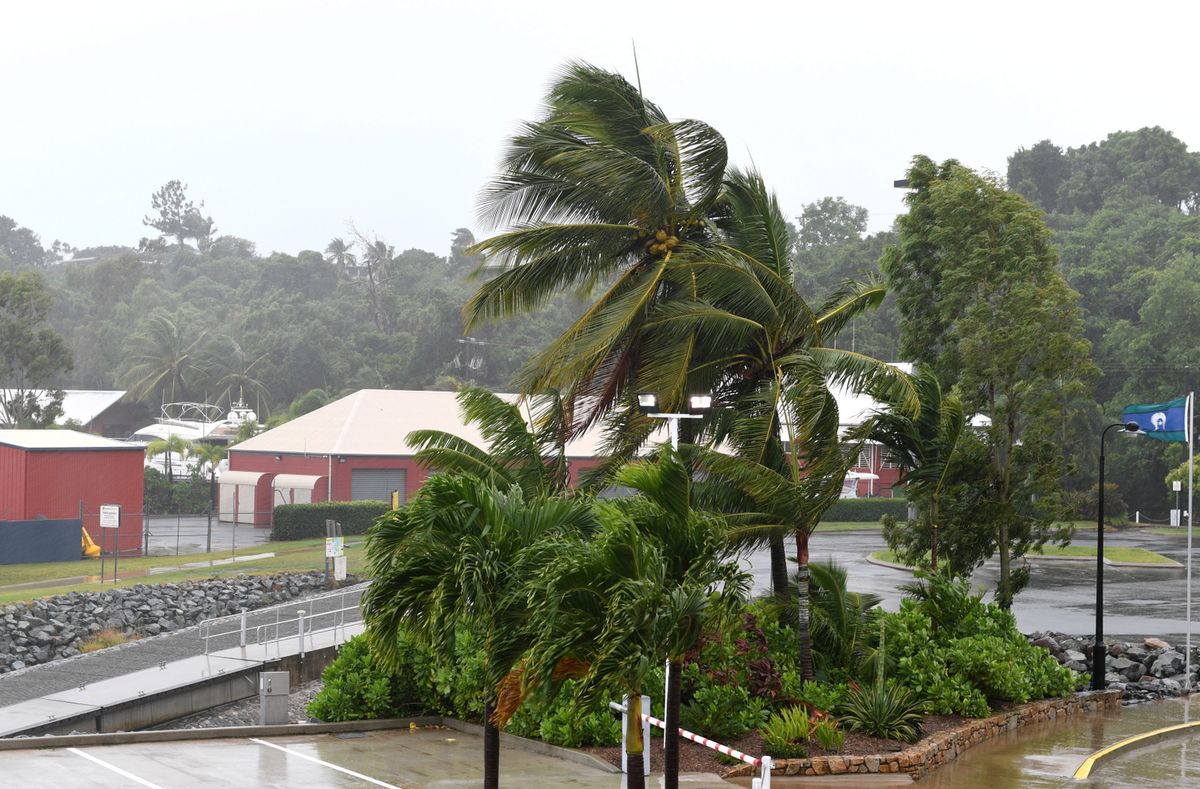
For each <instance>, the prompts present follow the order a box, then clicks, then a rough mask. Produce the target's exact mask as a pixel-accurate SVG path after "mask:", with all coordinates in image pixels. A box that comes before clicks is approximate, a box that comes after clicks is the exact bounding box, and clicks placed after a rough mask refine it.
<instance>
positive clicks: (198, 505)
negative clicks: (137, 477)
mask: <svg viewBox="0 0 1200 789" xmlns="http://www.w3.org/2000/svg"><path fill="white" fill-rule="evenodd" d="M142 479H143V487H142V511H143V512H145V513H146V514H147V515H178V514H181V513H182V514H185V515H194V514H197V513H202V512H208V508H209V507H210V506H211V504H212V483H211V481H210V480H209V478H208V477H207V476H199V475H195V476H193V475H191V474H183V475H180V474H176V475H175V481H174V482H170V481H168V480H167V475H166V474H164V473H162V472H161V471H159V470H158V469H155V468H149V467H147V468H146V469H145V471H143V472H142Z"/></svg>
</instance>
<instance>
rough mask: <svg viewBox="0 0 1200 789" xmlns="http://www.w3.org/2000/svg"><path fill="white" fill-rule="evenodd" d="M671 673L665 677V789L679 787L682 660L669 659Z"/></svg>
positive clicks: (677, 788)
mask: <svg viewBox="0 0 1200 789" xmlns="http://www.w3.org/2000/svg"><path fill="white" fill-rule="evenodd" d="M670 670H671V674H670V676H669V677H667V713H666V715H667V721H666V722H667V730H666V731H665V732H663V737H665V738H666V740H665V742H666V749H665V751H666V752H665V754H664V766H663V783H664V786H665V789H679V695H680V693H681V688H682V684H681V682H680V679H681V677H682V675H683V661H682V660H672V661H671V669H670Z"/></svg>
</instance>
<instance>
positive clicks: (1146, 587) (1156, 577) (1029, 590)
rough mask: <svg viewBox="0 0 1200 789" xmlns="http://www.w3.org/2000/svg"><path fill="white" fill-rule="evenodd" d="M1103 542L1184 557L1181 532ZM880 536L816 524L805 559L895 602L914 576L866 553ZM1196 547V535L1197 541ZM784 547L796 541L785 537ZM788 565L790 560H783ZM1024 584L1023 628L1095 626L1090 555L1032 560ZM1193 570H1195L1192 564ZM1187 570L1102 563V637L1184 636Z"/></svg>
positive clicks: (1084, 535) (760, 565)
mask: <svg viewBox="0 0 1200 789" xmlns="http://www.w3.org/2000/svg"><path fill="white" fill-rule="evenodd" d="M1095 539H1096V537H1095V532H1094V531H1084V532H1079V533H1078V534H1077V536H1076V539H1075V540H1074V543H1073V544H1075V545H1092V544H1094V542H1095ZM1104 541H1105V545H1106V546H1107V547H1117V546H1128V547H1137V548H1146V549H1148V550H1151V551H1155V552H1156V553H1160V554H1162V555H1163V556H1166V557H1167V558H1169V559H1174V560H1175V561H1177V562H1179V563H1180V564H1183V563H1184V562H1185V561H1186V558H1187V557H1186V553H1187V540H1186V538H1184V537H1174V536H1157V535H1152V534H1145V533H1129V532H1117V533H1107V532H1106V533H1105V535H1104ZM886 547H887V546H886V545H885V544H884V541H883V536H882V534H881V533H880V532H878V531H870V532H867V531H863V532H817V533H816V534H815V535H813V537H812V542H811V544H810V547H809V552H810V560H811V561H814V562H816V561H826V560H828V559H832V560H833V561H835V562H837V563H838V564H840V565H842V566H844V567H846V569H847V574H848V582H849V583H848V585H849V587H850V589H851V590H852V591H856V592H871V593H874V594H877V595H879V596H880V597H881V598H883V606H884V608H886V609H889V610H895V609H896V608H897V607H898V606H899V604H900V598H901V597H902V596H903V595H902V593H901V592H900V590H899V589H898V587H899V586H900V585H901V584H905V583H910V582H911V581H912V575H911V573H908V572H906V571H903V570H893V569H891V568H887V567H880V566H878V565H874V564H870V563H868V562H867V561H866V557H867V556H868V555H870V554H871V553H873V552H874V551H878V550H882V549H883V548H886ZM1195 548H1196V551H1195V553H1200V539H1197V541H1196V543H1195ZM788 551H789V555H794V549H793V548H792V547H791V545H790V541H789V548H788ZM789 565H790V567H792V568H794V567H795V564H794V563H791V562H789ZM750 566H751V572H752V573H753V576H754V590H755V592H756V593H762V592H765V591H766V590H767V589H769V588H770V571H769V567H770V563H769V560H768V554H767V552H766V551H765V550H764V551H759V552H757V553H755V554H753V555H752V556H751V557H750ZM1030 567H1031V577H1030V583H1029V586H1028V587H1026V589H1025V590H1024V591H1022V592H1021V593H1020V594H1019V595H1017V598H1016V601H1015V603H1014V605H1013V612H1014V613H1015V614H1016V617H1017V626H1018V627H1019V628H1020V629H1021V630H1022V632H1025V633H1031V632H1033V631H1035V630H1054V631H1057V632H1061V633H1070V634H1076V635H1085V634H1087V633H1091V632H1093V631H1094V629H1095V613H1096V566H1095V563H1094V562H1093V561H1083V562H1073V561H1048V560H1041V561H1038V560H1034V561H1031V562H1030ZM1193 574H1195V570H1193ZM998 576H999V565H998V564H997V563H996V562H994V561H993V562H988V563H987V564H985V565H984V566H983V567H981V568H980V569H979V570H977V571H976V572H975V575H974V576H973V577H972V579H971V582H972V584H973V585H974V586H976V587H983V588H986V589H987V590H988V591H989V592H990V591H991V590H993V589H994V588H995V586H996V580H997V578H998ZM1194 583H1195V588H1194V589H1193V595H1194V598H1195V599H1194V601H1193V602H1194V603H1195V604H1196V606H1197V610H1196V611H1194V612H1193V621H1194V620H1195V619H1196V617H1197V616H1200V576H1198V577H1197V578H1195V580H1194ZM1185 588H1186V570H1185V568H1184V567H1164V568H1142V567H1115V566H1106V567H1105V568H1104V590H1105V592H1104V597H1105V614H1104V632H1105V636H1106V638H1109V639H1124V640H1129V639H1132V638H1141V637H1144V636H1157V637H1160V638H1165V639H1166V640H1168V641H1171V642H1172V643H1174V642H1175V641H1182V640H1183V638H1184V631H1185V629H1186V621H1187V620H1186V617H1185V608H1186V602H1185ZM1192 639H1193V643H1200V628H1197V627H1195V625H1193V633H1192Z"/></svg>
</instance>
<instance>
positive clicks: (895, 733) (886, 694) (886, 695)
mask: <svg viewBox="0 0 1200 789" xmlns="http://www.w3.org/2000/svg"><path fill="white" fill-rule="evenodd" d="M923 706H924V705H923V703H922V701H921V699H920V697H918V696H917V695H916V694H915V693H913V692H912V691H911V690H909V689H908V688H906V687H904V686H903V685H901V684H900V683H898V682H894V681H892V680H882V681H877V682H874V683H872V684H870V685H860V686H859V687H857V688H853V689H852V690H851V691H850V695H849V696H848V697H847V698H846V701H845V703H844V704H843V705H842V714H841V718H840V719H841V722H842V724H843V725H845V727H846V728H847V729H849V730H850V731H857V732H862V733H863V734H867V735H870V736H872V737H883V738H884V739H888V740H899V741H901V742H916V741H917V739H918V738H919V737H920V735H921V720H922V708H923Z"/></svg>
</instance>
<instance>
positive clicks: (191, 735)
mask: <svg viewBox="0 0 1200 789" xmlns="http://www.w3.org/2000/svg"><path fill="white" fill-rule="evenodd" d="M441 725H447V726H448V724H443V722H442V718H441V717H439V716H436V715H430V716H423V717H417V718H385V719H379V720H366V721H343V722H341V723H289V724H285V725H280V726H223V727H219V728H210V729H163V730H156V731H119V732H109V733H105V734H59V735H46V736H42V737H6V738H0V751H20V750H32V749H45V748H85V747H90V746H99V745H129V744H140V743H156V742H181V741H185V740H218V739H230V738H239V737H240V738H247V737H290V736H292V735H298V734H339V733H341V732H348V731H378V730H380V729H407V728H410V727H412V726H441ZM448 728H454V727H453V726H448ZM518 739H519V738H518ZM547 747H553V746H547ZM555 755H557V754H555Z"/></svg>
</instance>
